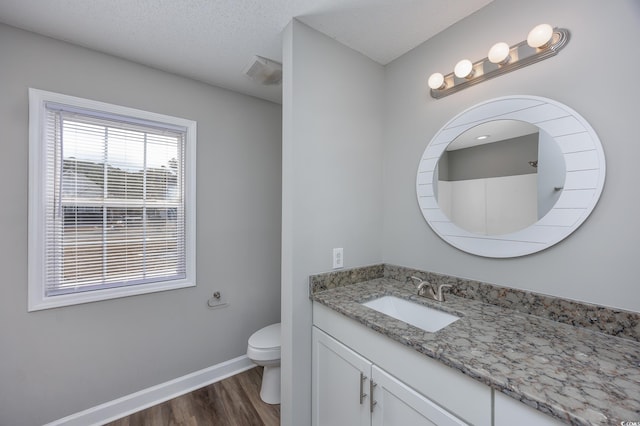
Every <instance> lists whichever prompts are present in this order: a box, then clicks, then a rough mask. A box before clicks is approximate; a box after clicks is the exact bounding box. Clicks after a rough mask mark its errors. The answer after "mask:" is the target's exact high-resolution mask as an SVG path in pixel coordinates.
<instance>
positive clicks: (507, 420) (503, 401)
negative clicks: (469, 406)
mask: <svg viewBox="0 0 640 426" xmlns="http://www.w3.org/2000/svg"><path fill="white" fill-rule="evenodd" d="M494 410H495V420H494V423H493V425H494V426H513V425H518V426H561V425H563V424H564V423H562V422H561V421H560V420H558V419H556V418H554V417H551V416H547V415H546V414H543V413H541V412H540V411H538V410H536V409H534V408H531V407H528V406H526V405H524V404H523V403H522V402H520V401H516V400H515V399H513V398H509V397H508V396H506V395H504V394H502V393H500V392H495V406H494Z"/></svg>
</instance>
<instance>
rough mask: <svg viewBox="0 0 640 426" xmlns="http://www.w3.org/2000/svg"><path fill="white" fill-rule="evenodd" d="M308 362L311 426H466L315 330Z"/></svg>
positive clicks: (362, 358)
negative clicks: (311, 367) (311, 398)
mask: <svg viewBox="0 0 640 426" xmlns="http://www.w3.org/2000/svg"><path fill="white" fill-rule="evenodd" d="M313 358H314V361H313V373H312V383H313V391H312V395H313V404H312V416H313V417H312V418H313V422H312V425H313V426H340V425H344V426H356V425H357V426H369V425H371V426H404V425H412V426H433V425H435V426H461V425H466V423H465V422H463V421H462V420H460V419H458V418H456V417H455V416H453V415H452V414H450V413H448V412H447V411H445V410H443V409H442V408H440V407H439V406H437V405H436V404H435V403H433V402H432V401H430V400H429V399H427V398H425V397H424V396H422V395H421V394H419V393H418V392H416V391H415V390H413V389H412V388H410V387H409V386H407V385H406V384H404V383H402V382H401V381H399V380H398V379H397V378H395V377H393V376H392V375H390V374H389V373H387V372H385V371H384V370H382V369H381V368H379V367H378V366H376V365H374V364H373V363H371V362H370V361H368V360H367V359H366V358H364V357H362V356H360V355H359V354H357V353H356V352H354V351H352V350H351V349H349V348H348V347H346V346H344V345H343V344H341V343H340V342H338V341H337V340H335V339H333V338H332V337H330V336H328V335H327V334H325V333H323V332H322V331H320V330H319V329H317V328H316V327H313Z"/></svg>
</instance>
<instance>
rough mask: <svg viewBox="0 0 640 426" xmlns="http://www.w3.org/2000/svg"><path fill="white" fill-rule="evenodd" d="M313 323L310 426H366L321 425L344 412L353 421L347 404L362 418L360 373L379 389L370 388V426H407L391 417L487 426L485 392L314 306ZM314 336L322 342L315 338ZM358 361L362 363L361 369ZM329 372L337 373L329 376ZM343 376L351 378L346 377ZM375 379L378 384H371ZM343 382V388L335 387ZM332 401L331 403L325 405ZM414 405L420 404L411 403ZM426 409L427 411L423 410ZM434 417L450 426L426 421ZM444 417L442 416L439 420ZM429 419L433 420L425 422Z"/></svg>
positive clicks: (488, 413)
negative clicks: (371, 406) (311, 422)
mask: <svg viewBox="0 0 640 426" xmlns="http://www.w3.org/2000/svg"><path fill="white" fill-rule="evenodd" d="M313 323H314V330H315V331H314V332H313V333H314V337H313V355H312V358H313V360H312V363H313V370H312V371H313V374H312V376H313V377H312V386H313V392H312V393H313V402H312V413H313V414H312V415H313V424H314V426H324V425H331V426H337V425H341V424H348V425H349V426H351V425H362V424H366V425H368V424H369V423H368V422H367V420H366V417H365V420H357V421H352V422H351V423H348V422H342V421H340V420H334V422H333V423H330V422H323V420H324V419H328V418H329V417H327V416H332V415H333V414H329V413H327V411H334V412H342V411H344V413H347V412H349V413H350V414H349V415H353V416H355V414H353V412H355V410H356V408H354V406H352V405H351V404H353V403H354V402H352V401H355V406H356V407H358V408H357V410H358V413H359V412H360V411H359V410H360V409H362V410H365V411H364V414H363V415H365V416H366V415H367V414H368V412H369V408H370V407H369V403H370V400H369V399H368V395H370V394H371V390H370V389H369V386H370V382H369V380H368V379H367V380H365V381H364V383H363V393H366V394H367V399H366V400H365V401H363V403H362V404H360V403H359V402H360V398H359V390H360V373H362V374H363V375H364V376H367V377H368V378H372V377H373V382H374V383H379V384H378V385H377V386H375V387H374V388H373V395H374V399H373V401H374V402H375V401H377V404H376V405H375V406H374V410H373V414H374V416H373V417H372V418H371V421H372V422H373V423H371V424H374V425H396V424H397V425H403V426H404V425H407V424H412V423H406V422H402V423H401V422H396V421H395V420H394V419H395V418H396V417H397V418H405V417H402V416H408V418H412V417H411V416H418V417H420V416H422V417H423V418H425V420H424V422H423V423H421V422H417V423H415V424H417V425H422V424H425V425H431V424H436V425H447V424H452V425H461V424H471V425H490V424H491V423H492V396H491V389H490V388H489V387H488V386H486V385H484V384H482V383H480V382H478V381H476V380H474V379H472V378H470V377H468V376H466V375H464V374H463V373H461V372H459V371H457V370H455V369H453V368H449V367H447V366H445V365H443V364H442V363H441V362H439V361H437V360H433V359H431V358H429V357H427V356H425V355H422V354H420V353H419V352H417V351H415V350H414V349H412V348H409V347H407V346H405V345H403V344H401V343H399V342H396V341H394V340H392V339H390V338H388V337H386V336H384V335H382V334H380V333H378V332H376V331H373V330H371V329H369V328H367V327H365V326H363V325H362V324H360V323H359V322H357V321H355V320H353V319H351V318H348V317H346V316H344V315H341V314H339V313H337V312H336V311H334V310H332V309H330V308H328V307H326V306H324V305H322V304H320V303H317V302H315V303H313ZM316 328H317V330H316ZM320 332H323V333H320ZM325 333H326V334H325ZM317 336H325V337H318V338H317ZM327 338H328V339H330V340H327ZM327 342H330V343H327ZM337 345H338V346H337ZM336 347H338V348H340V349H336ZM360 361H364V364H362V363H360ZM338 363H342V364H343V365H342V366H340V367H333V364H338ZM333 369H335V370H334V371H335V372H340V373H334V372H330V370H333ZM347 371H350V372H349V373H347ZM383 373H384V374H383ZM348 375H349V376H351V378H350V379H346V378H345V377H346V376H348ZM334 376H339V377H337V378H336V379H335V380H336V381H335V382H333V384H329V380H330V378H332V377H334ZM376 377H378V378H379V379H378V380H376ZM343 379H344V383H343V382H341V381H340V380H343ZM392 383H394V384H392ZM354 389H355V390H354ZM332 400H333V402H331V403H329V402H326V401H332ZM417 400H421V401H422V402H412V401H417ZM423 403H424V404H423ZM342 404H344V405H342ZM427 406H428V407H429V408H424V407H427ZM327 407H330V408H327ZM352 410H353V411H352ZM429 410H431V411H429ZM436 411H437V412H439V413H444V414H449V415H450V419H449V420H452V423H445V421H447V420H441V418H440V417H429V416H436V415H437V414H433V413H435V412H436ZM378 413H380V415H381V418H380V419H378V418H377V417H376V416H377V415H378ZM429 413H431V414H429ZM323 416H325V417H323ZM336 416H337V414H336ZM344 416H347V414H344ZM445 417H447V416H444V417H442V418H445ZM335 418H336V419H340V418H346V417H342V414H340V417H335ZM349 418H352V417H349ZM428 418H433V419H438V420H436V421H434V420H430V422H426V419H428ZM358 419H360V417H358ZM362 422H364V423H362ZM378 422H381V423H378Z"/></svg>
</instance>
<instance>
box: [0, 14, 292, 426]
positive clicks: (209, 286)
mask: <svg viewBox="0 0 640 426" xmlns="http://www.w3.org/2000/svg"><path fill="white" fill-rule="evenodd" d="M0 58H2V61H1V62H2V65H1V66H0V93H1V94H2V95H1V96H0V128H1V129H2V136H1V140H0V182H1V186H0V199H2V208H1V209H0V219H1V220H0V223H1V224H2V225H1V226H0V233H1V235H2V239H0V269H1V270H2V271H3V279H2V297H0V361H1V362H0V424H1V425H11V426H20V425H36V424H42V423H44V422H49V421H53V420H55V419H58V418H61V417H63V416H66V415H69V414H72V413H75V412H78V411H80V410H83V409H86V408H89V407H92V406H95V405H97V404H100V403H104V402H107V401H110V400H113V399H115V398H118V397H121V396H124V395H127V394H129V393H132V392H136V391H138V390H141V389H144V388H147V387H149V386H153V385H156V384H159V383H162V382H165V381H167V380H171V379H175V378H177V377H180V376H183V375H185V374H188V373H191V372H194V371H197V370H200V369H203V368H206V367H209V366H212V365H215V364H218V363H220V362H223V361H226V360H229V359H232V358H234V357H237V356H240V355H243V354H244V353H245V352H246V344H247V339H248V337H249V336H250V335H251V333H253V332H254V331H255V330H257V329H259V328H260V327H262V326H265V325H267V324H269V323H273V322H277V321H278V320H279V318H280V310H279V303H280V226H281V225H280V211H281V196H280V194H281V190H280V188H281V174H280V170H281V107H280V105H277V104H273V103H269V102H266V101H262V100H258V99H255V98H251V97H247V96H243V95H238V94H235V93H233V92H229V91H226V90H222V89H218V88H215V87H211V86H208V85H205V84H201V83H198V82H195V81H192V80H189V79H185V78H181V77H178V76H175V75H171V74H167V73H164V72H160V71H157V70H154V69H150V68H146V67H143V66H141V65H137V64H134V63H131V62H127V61H124V60H120V59H117V58H114V57H110V56H107V55H103V54H99V53H96V52H93V51H90V50H86V49H83V48H80V47H76V46H72V45H69V44H66V43H63V42H59V41H54V40H51V39H48V38H44V37H40V36H37V35H35V34H31V33H28V32H24V31H21V30H17V29H14V28H11V27H7V26H3V25H0ZM28 87H35V88H39V89H43V90H49V91H54V92H59V93H64V94H68V95H73V96H79V97H86V98H90V99H95V100H99V101H103V102H110V103H115V104H120V105H124V106H127V107H133V108H140V109H144V110H148V111H153V112H158V113H162V114H170V115H176V116H180V117H185V118H188V119H193V120H196V121H197V122H198V159H197V167H198V170H197V181H198V182H197V185H198V189H197V226H198V234H197V263H198V265H197V277H198V281H197V287H195V288H188V289H181V290H174V291H167V292H162V293H155V294H149V295H141V296H134V297H129V298H124V299H117V300H109V301H104V302H96V303H90V304H84V305H77V306H71V307H65V308H58V309H51V310H46V311H39V312H33V313H27V267H28V266H27V192H28V188H27V183H28V169H27V158H28V121H27V118H28V103H27V88H28ZM214 290H220V291H222V293H223V295H224V296H225V297H227V299H228V301H229V302H230V304H231V305H230V306H229V307H227V308H225V309H218V310H208V309H207V308H206V301H207V299H208V298H209V297H210V296H211V294H212V293H213V291H214Z"/></svg>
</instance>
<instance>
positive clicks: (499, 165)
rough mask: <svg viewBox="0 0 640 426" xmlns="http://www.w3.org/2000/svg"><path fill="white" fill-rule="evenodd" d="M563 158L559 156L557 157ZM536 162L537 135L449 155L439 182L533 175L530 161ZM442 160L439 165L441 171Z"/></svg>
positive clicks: (450, 152) (533, 170)
mask: <svg viewBox="0 0 640 426" xmlns="http://www.w3.org/2000/svg"><path fill="white" fill-rule="evenodd" d="M560 155H562V153H560ZM537 159H538V133H534V134H531V135H526V136H520V137H517V138H512V139H506V140H502V141H498V142H493V143H489V144H484V145H477V146H473V147H470V148H462V149H456V150H454V151H449V152H448V155H447V156H446V162H447V163H448V165H447V167H446V168H445V170H446V172H447V173H446V177H445V176H443V175H442V172H441V173H440V179H441V180H450V181H455V180H467V179H485V178H492V177H504V176H517V175H527V174H531V173H536V169H535V168H533V167H531V166H530V165H529V161H536V160H537ZM442 163H443V161H442V160H440V161H439V162H438V168H439V169H440V166H441V164H442Z"/></svg>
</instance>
